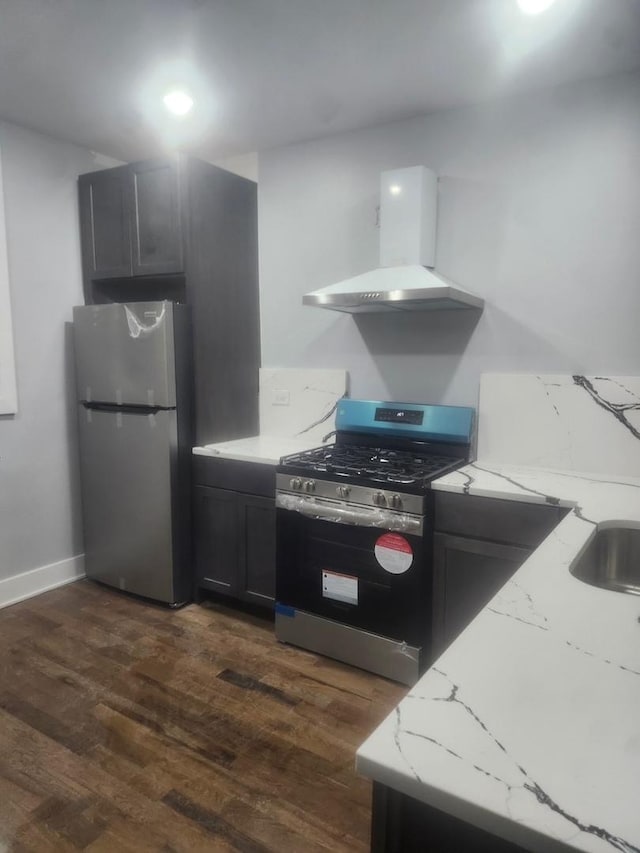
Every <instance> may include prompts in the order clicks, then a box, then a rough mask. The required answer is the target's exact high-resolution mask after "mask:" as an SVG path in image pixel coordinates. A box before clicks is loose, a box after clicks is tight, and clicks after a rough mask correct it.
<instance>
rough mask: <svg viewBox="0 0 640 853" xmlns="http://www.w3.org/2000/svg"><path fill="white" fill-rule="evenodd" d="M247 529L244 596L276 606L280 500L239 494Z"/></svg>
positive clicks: (242, 557) (243, 549) (243, 550)
mask: <svg viewBox="0 0 640 853" xmlns="http://www.w3.org/2000/svg"><path fill="white" fill-rule="evenodd" d="M238 498H239V502H240V506H239V510H240V513H241V516H242V518H241V525H240V526H241V528H242V531H243V538H242V545H241V554H240V564H241V566H242V568H243V590H242V598H244V599H245V600H246V601H251V602H253V603H254V604H262V605H265V604H266V605H273V603H274V601H275V595H276V502H275V500H274V499H273V498H260V497H255V496H253V495H238Z"/></svg>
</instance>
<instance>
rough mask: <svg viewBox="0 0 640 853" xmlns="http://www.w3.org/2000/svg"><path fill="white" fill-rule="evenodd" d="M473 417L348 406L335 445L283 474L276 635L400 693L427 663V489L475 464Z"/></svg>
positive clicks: (342, 407)
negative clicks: (382, 679)
mask: <svg viewBox="0 0 640 853" xmlns="http://www.w3.org/2000/svg"><path fill="white" fill-rule="evenodd" d="M473 427H474V410H473V409H470V408H465V407H458V406H429V405H419V404H416V403H387V402H374V401H370V400H341V401H340V403H339V405H338V410H337V414H336V429H337V432H336V443H335V445H331V446H329V447H319V448H316V449H314V450H308V451H305V452H303V453H297V454H294V455H292V456H286V457H284V458H283V459H282V460H281V462H280V466H279V467H278V469H277V474H276V512H277V568H276V636H277V638H278V639H279V640H281V641H283V642H288V643H292V644H293V645H297V646H301V647H302V648H306V649H310V650H312V651H316V652H319V653H321V654H325V655H327V656H329V657H333V658H336V659H337V660H341V661H344V662H346V663H350V664H353V665H355V666H359V667H361V668H363V669H366V670H369V671H370V672H376V673H379V674H380V675H384V676H386V677H387V678H392V679H394V680H396V681H400V682H402V683H404V684H410V685H411V684H414V683H415V681H416V680H417V678H418V677H419V675H420V673H421V672H422V671H423V670H424V669H425V668H426V666H427V665H428V663H429V662H430V645H431V622H432V614H431V611H432V530H433V512H432V500H431V497H432V495H431V491H430V483H431V481H432V480H433V479H435V478H436V477H439V476H440V475H442V474H444V473H445V472H447V471H451V470H453V469H454V468H457V467H459V466H460V465H462V464H464V463H465V462H467V461H468V460H469V456H470V452H471V444H472V434H473Z"/></svg>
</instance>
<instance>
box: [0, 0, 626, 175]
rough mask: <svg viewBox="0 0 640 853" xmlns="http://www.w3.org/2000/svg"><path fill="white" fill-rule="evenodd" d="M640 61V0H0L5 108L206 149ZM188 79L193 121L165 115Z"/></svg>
mask: <svg viewBox="0 0 640 853" xmlns="http://www.w3.org/2000/svg"><path fill="white" fill-rule="evenodd" d="M638 67H640V0H557V2H556V4H555V6H553V7H551V9H549V10H548V11H546V12H544V13H543V14H541V15H538V16H535V17H531V16H525V15H523V14H522V13H521V12H520V10H519V9H518V7H517V5H516V2H515V0H0V118H4V119H7V120H10V121H13V122H16V123H18V124H21V125H25V126H27V127H30V128H33V129H35V130H38V131H41V132H43V133H47V134H49V135H52V136H55V137H58V138H61V139H66V140H69V141H72V142H75V143H78V144H80V145H83V146H85V147H88V148H91V149H93V150H96V151H99V152H101V153H103V154H109V155H111V156H113V157H117V158H119V159H122V160H133V159H139V158H143V157H147V156H151V155H153V154H154V153H156V152H158V151H159V150H161V149H162V148H163V147H166V146H171V145H174V146H181V147H183V148H185V149H187V150H190V151H192V152H193V153H198V154H200V156H205V157H207V158H209V159H220V158H223V157H227V156H230V155H234V154H241V153H245V152H249V151H256V150H262V149H265V148H269V147H273V146H277V145H282V144H286V143H290V142H296V141H300V140H304V139H312V138H315V137H319V136H323V135H326V134H330V133H336V132H339V131H345V130H351V129H355V128H359V127H365V126H369V125H373V124H379V123H381V122H386V121H391V120H395V119H401V118H408V117H410V116H414V115H417V114H421V113H426V112H430V111H433V110H439V109H443V108H450V107H455V106H460V105H464V104H469V103H472V102H477V101H481V100H484V99H487V98H494V97H498V96H503V95H511V94H516V93H518V92H522V91H529V90H533V89H542V88H547V87H549V86H555V85H558V84H561V83H564V82H568V81H573V80H577V79H582V78H588V77H596V76H602V75H606V74H612V73H616V72H619V71H624V70H631V69H634V68H638ZM176 83H181V84H183V85H186V86H188V87H190V89H191V90H192V92H193V94H194V96H195V99H196V102H197V103H196V109H195V110H194V114H193V115H192V116H190V117H189V118H188V119H185V120H182V121H175V120H171V119H169V118H168V116H165V115H163V111H162V109H161V106H160V96H161V94H162V93H163V92H164V90H165V89H166V88H167V87H168V86H170V85H171V84H176Z"/></svg>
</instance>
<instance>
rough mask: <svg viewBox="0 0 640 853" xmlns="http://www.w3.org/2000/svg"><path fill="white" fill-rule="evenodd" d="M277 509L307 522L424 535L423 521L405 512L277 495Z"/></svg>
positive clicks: (279, 493)
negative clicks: (298, 516) (314, 521)
mask: <svg viewBox="0 0 640 853" xmlns="http://www.w3.org/2000/svg"><path fill="white" fill-rule="evenodd" d="M276 506H277V507H279V508H280V509H287V510H290V511H292V512H298V513H300V515H304V516H305V517H306V518H314V519H318V520H320V521H333V522H336V523H337V524H351V525H353V526H354V527H380V528H382V529H384V530H399V531H403V532H405V533H416V534H420V533H422V518H421V517H420V516H416V515H409V514H408V513H406V512H393V511H390V510H385V509H378V508H375V509H374V508H371V509H369V508H368V507H354V506H353V505H350V506H343V505H341V504H337V503H334V502H331V503H330V502H328V501H322V500H321V499H319V498H311V497H303V496H302V495H289V494H287V493H284V492H277V494H276Z"/></svg>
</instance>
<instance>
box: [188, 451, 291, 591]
mask: <svg viewBox="0 0 640 853" xmlns="http://www.w3.org/2000/svg"><path fill="white" fill-rule="evenodd" d="M194 467H195V474H194V477H195V478H196V480H197V485H195V486H194V546H195V568H196V579H195V584H196V595H197V596H201V595H202V592H203V591H207V590H209V591H211V592H218V593H222V594H223V595H226V596H230V597H232V598H236V599H238V600H240V601H245V602H247V603H249V604H257V605H259V606H262V607H265V606H266V607H273V603H274V601H275V591H276V505H275V497H274V490H275V474H274V473H273V471H274V469H272V468H271V466H265V465H252V464H251V463H245V462H236V463H234V462H233V461H232V460H231V461H230V460H215V459H205V458H203V459H202V460H199V461H198V463H197V464H196V465H195V466H194ZM256 468H257V469H258V470H257V471H255V470H254V469H256ZM260 469H267V470H266V471H262V470H260ZM234 472H235V474H234ZM272 478H273V485H271V480H272ZM203 481H204V483H203ZM212 483H213V484H215V485H211V484H212ZM232 485H235V486H237V488H230V486H232ZM243 488H244V489H247V491H246V492H245V491H238V489H243ZM249 489H252V490H254V491H259V492H262V494H250V493H249V491H248V490H249ZM264 492H267V494H264Z"/></svg>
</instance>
